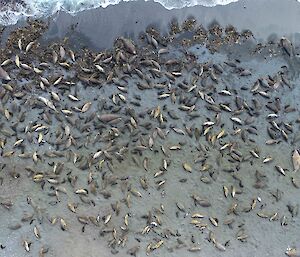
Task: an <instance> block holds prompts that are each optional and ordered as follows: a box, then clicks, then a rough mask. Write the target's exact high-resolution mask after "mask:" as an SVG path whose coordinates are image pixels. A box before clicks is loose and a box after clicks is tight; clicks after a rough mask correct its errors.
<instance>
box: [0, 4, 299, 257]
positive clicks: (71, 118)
mask: <svg viewBox="0 0 300 257" xmlns="http://www.w3.org/2000/svg"><path fill="white" fill-rule="evenodd" d="M254 2H255V1H254ZM265 3H266V2H265ZM274 3H275V4H274V8H275V10H278V11H279V5H278V6H276V3H279V2H278V1H274ZM148 4H149V5H152V6H153V8H154V6H156V7H155V8H157V9H156V10H159V9H160V11H158V12H155V14H156V15H158V16H159V17H162V16H163V19H162V20H159V19H157V17H155V16H154V17H153V16H151V15H149V16H148V15H147V17H150V18H151V19H153V20H152V21H151V20H143V19H141V13H142V12H141V11H139V9H138V6H140V8H142V6H144V7H143V8H145V6H147V5H148ZM293 4H294V2H292V1H291V2H290V3H289V8H291V9H292V11H293V12H292V13H291V15H289V19H286V20H284V21H283V22H280V24H281V25H280V26H279V24H277V23H278V22H274V19H273V18H271V17H270V16H267V17H266V23H268V24H269V26H266V28H265V27H263V28H262V27H259V28H258V27H257V24H258V23H259V21H260V20H259V17H263V15H260V14H259V13H258V14H257V17H258V18H257V19H255V20H252V21H253V22H254V21H255V22H258V23H256V24H255V25H254V23H251V22H245V23H244V24H243V23H240V20H239V17H235V16H234V15H229V14H232V12H233V10H234V13H240V12H239V11H241V12H242V11H243V10H245V11H246V12H249V13H253V12H254V11H253V9H252V8H254V6H255V4H253V5H252V4H251V5H247V6H246V9H244V8H243V3H242V2H239V3H236V4H232V5H229V6H225V7H216V8H213V9H207V8H203V7H199V8H198V7H196V8H195V9H190V10H181V11H176V10H175V11H172V12H167V11H164V10H163V9H162V8H160V7H159V6H158V5H156V4H153V3H146V4H143V5H141V4H139V3H129V4H128V5H127V3H122V4H120V5H118V6H116V7H109V8H107V9H105V10H101V11H99V10H91V11H88V12H84V13H82V14H79V15H78V16H76V17H72V18H71V17H70V16H68V15H66V14H60V15H59V16H58V17H57V20H56V22H53V23H52V22H51V23H50V28H49V32H46V36H45V37H44V39H47V40H46V41H45V40H44V41H43V44H42V46H41V47H37V48H35V47H34V48H33V49H32V50H30V51H28V53H27V54H26V53H24V50H22V51H20V50H19V49H18V48H17V43H18V42H17V41H16V42H15V45H14V49H13V50H12V51H13V53H12V54H11V59H12V63H11V64H8V65H6V66H3V68H4V69H5V70H6V71H8V73H9V75H10V76H11V78H12V81H11V82H9V83H8V84H9V85H12V87H13V89H12V90H9V87H7V86H6V87H4V88H3V86H2V88H1V96H2V97H1V102H2V106H3V107H2V108H1V142H4V143H3V145H2V147H1V168H2V170H1V173H0V174H1V178H2V179H3V181H2V184H1V187H0V190H1V203H2V204H1V206H0V214H1V220H2V221H5V222H1V225H0V228H1V233H0V244H1V245H2V246H3V247H4V249H0V251H2V253H1V252H0V253H1V255H3V256H18V257H19V256H37V255H38V252H39V251H40V249H41V247H44V248H45V249H46V248H48V247H49V250H48V252H47V253H45V256H75V255H76V256H99V254H100V253H101V256H130V255H129V252H128V249H131V251H133V247H136V246H137V247H139V250H138V251H137V253H136V256H147V247H148V248H149V249H148V254H149V256H285V251H286V249H287V247H296V248H297V249H298V251H299V248H300V245H299V239H300V233H299V231H300V220H299V215H298V211H297V208H299V204H300V203H299V197H298V194H299V189H298V188H297V187H296V186H297V185H298V184H297V183H299V181H300V175H299V174H300V173H299V172H300V171H298V172H296V173H295V172H293V169H294V167H293V163H292V157H291V156H292V154H293V152H294V150H295V149H299V101H298V100H297V99H299V97H300V89H299V87H298V86H297V85H298V84H299V68H300V67H299V66H300V65H299V60H298V57H297V56H292V57H289V56H288V55H287V54H286V52H285V51H284V50H283V49H282V47H281V46H280V44H279V40H278V39H276V40H275V43H271V44H266V39H267V38H268V36H269V35H268V34H269V33H267V31H272V32H275V33H278V35H277V37H278V38H280V37H281V35H283V34H282V30H285V31H286V33H287V34H290V33H293V35H294V36H293V39H296V36H295V34H294V32H295V31H297V28H295V27H292V28H291V27H289V26H288V24H289V22H290V23H292V20H293V17H294V15H297V12H298V11H299V8H292V7H293ZM262 6H263V7H264V8H265V9H264V10H266V9H267V6H266V4H264V5H263V4H262ZM295 6H296V5H295ZM297 6H298V5H297ZM256 7H258V6H256ZM113 8H116V9H115V11H114V9H113ZM132 8H134V9H135V10H136V12H133V13H135V14H136V15H137V17H139V19H137V20H138V23H137V25H136V26H134V25H133V24H131V23H130V22H129V21H128V22H129V23H128V24H125V25H124V27H118V26H117V25H114V24H111V25H113V27H111V28H115V29H111V30H108V29H106V25H107V27H108V24H106V25H103V26H102V27H101V26H99V27H95V26H93V27H94V28H95V31H94V30H91V29H86V28H91V23H93V24H97V23H101V21H102V19H104V18H105V17H106V16H105V15H108V17H111V14H112V12H113V13H114V14H115V15H116V16H117V17H121V15H117V14H118V10H123V11H128V12H130V11H131V10H132ZM136 8H137V9H136ZM287 8H288V7H287ZM262 9H263V8H259V10H260V12H261V13H263V10H262ZM147 10H148V9H147ZM201 10H202V11H201ZM208 10H209V11H208ZM143 11H144V12H143V14H144V16H146V15H145V9H143ZM227 11H228V15H225V14H226V12H227ZM99 12H100V13H101V14H102V15H103V16H101V18H100V20H98V19H99V18H95V17H96V15H97V17H98V14H99ZM162 12H163V15H162ZM190 12H197V13H199V16H202V17H203V18H204V20H203V21H201V22H202V23H203V24H204V25H205V26H207V25H208V24H210V23H211V21H212V20H213V19H214V18H216V19H217V20H218V22H220V24H224V25H227V24H233V25H235V26H237V27H238V28H239V29H245V28H249V29H251V30H252V31H254V37H255V38H254V39H253V38H252V37H250V38H247V39H246V38H244V37H242V36H241V37H238V40H237V41H236V43H233V41H230V40H229V39H233V38H234V35H235V34H234V33H233V34H231V36H232V38H231V37H227V39H228V40H229V41H230V42H229V43H224V42H223V41H224V38H222V40H221V41H219V39H220V38H219V36H217V35H216V34H214V33H213V32H218V30H217V27H216V29H215V30H211V33H208V34H205V35H206V36H205V37H204V39H203V38H202V39H199V41H195V42H190V41H189V40H191V39H192V35H195V34H194V33H195V32H190V31H183V32H182V33H178V34H174V40H172V42H168V43H165V41H164V38H160V37H159V36H158V35H156V34H154V35H153V37H154V38H157V40H158V41H159V42H160V43H159V44H158V48H155V47H153V45H151V44H148V43H147V40H145V39H143V40H141V39H139V38H138V37H137V36H138V35H142V36H143V35H144V34H140V32H142V31H144V30H145V27H147V25H148V24H153V23H154V21H155V25H157V26H158V27H160V26H161V27H160V29H162V31H163V34H165V35H166V33H167V25H168V24H169V23H170V20H171V18H172V17H174V16H176V17H178V18H179V21H182V20H184V19H185V18H186V17H187V16H189V15H190V14H191V13H190ZM201 12H202V13H205V14H206V15H207V16H205V15H201ZM210 12H211V13H210ZM282 12H283V13H284V10H282ZM220 13H222V15H220ZM249 13H248V14H247V17H251V15H250V14H249ZM87 16H89V17H90V19H88V20H86V19H84V17H87ZM123 17H125V18H124V19H126V20H127V19H128V17H127V16H126V15H125V16H123ZM205 17H210V18H209V19H208V18H207V19H206V18H205ZM228 17H230V19H229V18H228ZM234 17H235V18H234ZM268 17H269V19H270V20H269V21H268ZM94 18H95V19H94ZM76 22H79V24H78V25H77V27H76V28H75V31H76V32H77V33H74V35H73V36H72V37H70V41H69V42H67V43H65V44H63V43H62V41H57V45H55V44H53V40H54V39H57V36H61V37H62V38H63V36H64V35H65V34H67V35H68V33H70V25H71V24H74V23H76ZM102 22H103V21H102ZM235 22H236V23H235ZM238 22H239V23H238ZM119 23H120V21H119V22H118V24H119ZM274 23H275V25H272V24H274ZM55 24H59V25H60V26H59V27H56V25H55ZM101 24H103V23H101ZM293 24H296V23H295V22H293ZM244 25H245V26H244ZM246 25H249V26H246ZM272 26H274V27H272ZM295 26H296V25H295ZM270 28H272V30H271V29H270ZM287 28H289V29H290V30H286V29H287ZM98 29H99V30H98ZM168 31H169V29H168ZM108 32H110V33H108ZM255 33H256V34H255ZM104 34H105V35H106V37H105V40H104V37H103V36H101V35H104ZM120 35H123V36H128V37H132V38H135V39H136V40H135V42H134V44H135V45H136V52H137V57H134V56H135V53H133V51H132V49H131V50H130V49H129V48H126V47H125V46H124V44H122V42H120V41H119V42H117V43H116V45H115V48H114V49H111V46H112V45H113V41H114V38H115V37H116V36H120ZM197 35H198V36H200V34H197ZM201 35H202V36H203V34H201ZM208 35H209V36H208ZM208 38H209V39H208ZM258 38H260V39H262V40H264V41H262V42H263V43H262V44H261V45H258V44H257V43H258V42H257V41H256V39H258ZM79 39H80V41H79ZM184 39H185V41H184V42H185V43H186V45H184V46H182V45H181V43H183V41H182V40H184ZM203 41H204V42H205V43H206V46H204V45H203ZM46 42H47V43H51V45H50V46H49V47H47V48H46V49H43V45H44V44H45V43H46ZM75 42H76V44H75ZM220 42H221V43H222V45H219V43H220ZM27 43H28V42H27ZM27 43H26V44H27ZM26 44H24V46H23V48H24V47H25V46H26ZM81 44H82V45H85V46H87V47H88V48H89V49H102V48H108V49H106V51H104V52H103V55H102V56H99V60H97V61H96V62H93V60H94V58H95V57H96V55H97V54H98V53H99V52H98V51H97V52H90V50H85V51H78V50H76V49H78V48H79V45H81ZM165 44H166V46H165ZM60 45H63V47H64V49H65V50H66V59H65V60H58V62H57V63H55V64H53V60H52V57H53V56H52V55H53V53H52V50H55V51H56V53H57V54H58V55H59V52H60V49H59V46H60ZM163 48H167V49H168V53H165V54H158V51H159V50H160V49H163ZM295 48H296V49H295V52H296V53H297V49H298V48H297V47H295ZM69 49H75V50H74V52H75V61H74V60H72V57H71V55H70V54H69V52H68V50H69ZM126 49H127V50H126ZM215 50H216V51H215ZM117 53H122V54H123V55H124V56H125V57H124V60H122V58H123V57H120V56H119V55H118V56H119V57H117ZM16 54H18V55H19V56H20V58H21V63H26V64H28V65H30V66H33V65H34V66H35V67H38V68H40V69H41V70H42V74H41V75H39V74H36V72H34V71H32V70H26V69H25V68H24V67H21V68H18V67H17V66H16V64H15V55H16ZM110 56H113V59H112V61H110V62H109V61H106V60H107V58H110ZM118 58H119V60H118V61H117V59H118ZM120 58H121V59H120ZM135 58H137V59H135ZM58 59H59V57H58ZM144 59H146V60H155V61H156V62H150V63H145V62H144V63H143V60H144ZM174 59H176V60H178V64H176V63H173V64H166V62H167V61H168V60H174ZM2 61H3V60H1V62H2ZM40 62H47V63H49V65H50V66H49V67H42V66H40V65H39V63H40ZM59 62H61V63H64V62H66V63H68V64H69V65H70V66H71V67H70V68H66V66H65V65H64V64H58V63H59ZM95 64H99V65H100V66H101V67H102V68H103V69H104V71H102V70H101V67H100V68H99V67H98V68H97V67H96V66H95ZM158 64H159V68H158V67H157V66H158ZM81 67H83V68H89V69H91V72H89V71H86V70H85V71H84V70H83V69H82V68H81ZM202 68H203V70H202ZM128 69H129V70H128ZM131 69H132V70H131ZM135 69H139V70H141V71H142V74H140V73H139V72H138V71H136V70H135ZM111 71H114V73H113V77H114V78H115V79H114V80H113V81H112V82H107V81H106V80H107V79H108V78H107V77H108V76H109V74H110V72H111ZM247 71H251V73H249V74H248V75H247V74H246V73H247ZM172 72H173V74H172ZM178 72H180V73H178ZM92 74H94V75H95V77H93V76H92V77H90V76H91V75H92ZM78 75H80V77H78ZM41 76H43V77H45V78H47V79H48V80H49V81H50V85H46V84H44V89H43V86H41V81H42V82H43V80H41ZM61 76H63V78H62V80H61V81H59V82H57V79H58V78H60V77H61ZM24 78H25V79H24ZM86 78H90V79H91V78H95V80H94V81H93V82H92V81H89V82H88V83H87V81H85V79H86ZM149 78H150V80H149ZM262 78H263V81H262V82H259V81H258V80H259V79H262ZM55 82H56V83H55ZM70 82H74V84H72V83H70ZM43 83H45V81H44V82H43ZM257 83H258V84H257ZM264 83H267V84H264ZM53 84H56V85H53ZM147 87H149V88H147ZM254 87H257V89H255V88H254ZM20 92H24V93H25V94H24V95H21V96H18V94H17V93H20ZM51 92H52V93H51ZM53 92H54V93H56V94H53ZM69 95H72V96H75V97H77V98H78V101H77V100H74V99H73V100H72V99H71V98H70V96H69ZM41 96H42V97H44V100H42V99H41V98H39V97H41ZM57 97H58V98H57ZM45 99H46V100H49V101H51V102H50V104H49V102H47V103H48V105H47V104H46V103H45ZM241 99H242V102H239V101H240V100H241ZM276 99H280V100H276ZM43 101H44V102H43ZM51 103H52V104H53V105H54V107H53V105H52V104H51ZM89 103H90V104H89ZM86 104H87V105H86ZM267 105H268V106H269V107H267ZM84 106H85V107H86V108H87V110H86V111H83V109H82V108H83V107H84ZM87 106H88V107H87ZM270 106H273V110H270ZM274 106H275V107H274ZM292 108H294V109H292ZM5 110H7V111H8V114H7V112H5ZM66 110H69V111H72V114H70V113H68V112H66ZM274 110H275V111H274ZM23 112H24V113H23ZM22 113H23V114H22ZM108 113H109V114H112V113H113V114H114V115H118V118H115V119H112V121H111V122H107V121H104V120H103V119H104V118H103V116H101V115H105V114H108ZM274 113H276V115H277V116H274ZM269 114H273V116H274V117H273V116H272V117H273V118H267V116H268V115H269ZM45 115H46V116H45ZM22 116H23V118H24V120H23V121H22V122H19V119H20V117H22ZM175 116H177V117H175ZM48 117H50V119H49V120H48ZM101 117H102V118H101ZM233 117H236V118H238V119H236V120H235V121H234V120H232V118H233ZM251 117H252V118H251ZM239 119H240V121H241V124H240V121H239ZM251 120H252V121H251ZM274 122H275V124H276V125H278V126H279V127H280V129H279V130H278V129H276V128H275V127H274V126H276V125H274ZM16 124H17V125H16ZM37 124H40V125H37ZM43 125H45V126H46V127H45V128H43V127H42V128H41V126H43ZM157 128H160V129H157ZM267 128H269V129H271V131H272V133H273V134H272V135H273V137H274V139H273V140H278V143H277V144H272V145H267V144H266V141H267V140H270V139H271V138H270V132H269V133H268V130H267ZM282 130H283V131H284V132H282ZM24 131H26V133H24ZM222 131H224V132H222ZM223 133H224V135H222V134H223ZM10 134H11V135H10ZM285 134H286V136H287V138H285ZM20 139H24V141H23V142H21V143H18V144H17V146H16V142H18V140H20ZM2 140H3V141H2ZM227 144H228V145H227ZM162 146H163V148H162ZM10 151H13V152H10ZM22 153H24V155H20V154H22ZM35 153H36V154H35ZM95 153H97V155H95ZM36 155H37V156H36ZM267 157H272V161H270V162H267V163H264V162H263V161H264V160H265V158H267ZM36 158H37V159H36ZM278 165H279V166H280V167H282V168H284V173H285V175H284V174H282V173H280V172H279V171H278V170H277V168H276V167H275V166H278ZM57 170H59V171H57ZM75 178H77V180H76V182H75ZM292 179H293V181H294V183H293V182H292ZM224 186H225V191H226V189H228V195H227V192H224ZM78 189H84V190H87V192H88V194H87V196H80V194H78V193H77V194H76V191H77V190H78ZM77 192H78V191H77ZM85 192H86V191H81V193H85ZM224 193H225V194H226V196H225V194H224ZM193 195H194V198H193V197H192V196H193ZM195 199H196V200H195ZM10 203H12V204H13V205H12V206H11V207H10ZM68 203H72V204H75V206H76V208H75V210H74V211H75V213H74V212H72V211H71V210H70V209H69V208H68V207H67V204H68ZM116 203H117V205H120V211H117V210H116V209H118V208H116V207H114V204H116ZM5 206H6V207H7V208H9V207H10V208H9V209H7V208H5ZM118 212H119V213H118ZM195 213H200V214H202V215H203V216H204V217H203V218H192V215H193V214H195ZM27 214H29V215H33V216H32V218H29V219H28V220H26V221H22V220H21V219H22V217H24V216H26V215H27ZM110 215H111V216H110ZM78 217H83V218H84V220H85V219H87V220H86V223H88V224H86V225H85V224H82V223H80V222H79V221H78ZM90 217H91V218H90ZM55 218H56V222H55ZM61 219H63V220H64V221H65V222H66V223H67V229H66V230H65V231H63V230H62V229H61V224H60V222H61ZM125 219H126V221H125ZM230 219H232V220H233V223H232V224H231V225H225V224H224V222H225V223H226V222H229V220H230ZM51 223H53V224H51ZM83 223H84V222H83ZM191 223H193V224H191ZM16 224H20V225H21V227H20V228H18V227H17V228H16V227H14V226H16ZM35 226H36V227H37V228H38V229H39V231H40V238H37V236H35V235H34V227H35ZM147 226H148V229H149V231H148V230H147ZM144 229H146V230H147V232H148V233H141V232H142V231H143V230H144ZM146 230H145V231H146ZM145 231H144V232H145ZM24 240H25V241H27V242H30V243H31V244H30V252H29V253H28V252H26V250H25V249H24V245H23V243H22V242H24ZM162 240H163V243H162ZM161 243H162V245H161V246H160V247H159V248H158V249H155V248H156V247H158V246H159V245H160V244H161ZM109 244H110V246H108V245H109ZM149 245H150V246H149ZM198 247H200V248H201V250H200V251H199V252H198V251H196V252H191V251H192V250H197V249H198ZM224 250H225V251H224Z"/></svg>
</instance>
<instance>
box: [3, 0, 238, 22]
mask: <svg viewBox="0 0 300 257" xmlns="http://www.w3.org/2000/svg"><path fill="white" fill-rule="evenodd" d="M3 1H4V2H5V3H3ZM129 1H142V0H124V2H129ZM145 1H147V0H145ZM237 1H238V0H154V2H158V3H160V4H161V5H162V6H164V7H165V8H167V9H169V10H170V9H180V8H183V7H191V6H195V5H202V6H208V7H213V6H216V5H227V4H229V3H232V2H237ZM120 2H121V0H2V1H1V0H0V24H2V25H5V26H7V25H12V24H16V23H17V22H18V20H19V19H22V18H26V17H36V18H41V17H47V16H50V15H52V14H54V13H56V12H57V11H60V10H61V11H64V12H67V13H70V14H76V13H77V12H80V11H83V10H88V9H93V8H97V7H103V8H106V7H107V6H110V5H116V4H118V3H120Z"/></svg>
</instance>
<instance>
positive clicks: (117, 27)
mask: <svg viewBox="0 0 300 257" xmlns="http://www.w3.org/2000/svg"><path fill="white" fill-rule="evenodd" d="M299 16H300V6H299V3H298V2H297V1H294V0H288V1H285V2H284V3H283V2H282V1H281V0H271V1H268V0H254V1H239V2H236V3H231V4H229V5H226V6H215V7H213V8H210V7H203V6H195V7H192V8H183V9H180V10H166V9H165V8H163V7H162V6H161V5H160V4H158V3H154V2H152V1H147V2H142V1H137V2H126V3H125V2H123V3H120V4H118V5H116V6H109V7H107V8H105V9H101V8H99V9H95V10H90V11H87V12H81V13H78V14H77V15H76V16H75V17H73V16H71V15H69V14H65V13H58V14H57V15H56V16H55V17H56V19H55V21H54V22H52V21H51V25H50V29H49V33H48V34H47V36H48V37H49V39H53V38H57V37H62V36H65V35H68V36H70V37H71V39H72V38H74V41H75V42H76V44H77V45H78V41H79V42H82V43H83V44H84V45H88V46H89V47H92V48H95V49H103V48H109V47H110V46H111V45H112V43H113V42H114V40H115V38H117V37H118V36H120V35H126V36H130V37H134V38H137V37H138V36H139V34H140V33H141V32H142V31H144V30H145V28H147V27H149V26H154V27H156V28H157V29H159V30H160V31H161V32H163V33H167V32H168V27H169V24H170V22H171V21H172V20H173V19H176V20H178V21H179V22H180V23H182V22H183V21H184V20H185V19H187V18H189V17H193V18H195V19H196V20H197V22H198V23H199V24H202V25H203V26H204V27H205V28H207V27H209V26H210V25H211V23H213V22H217V23H219V24H220V25H222V26H224V27H226V26H228V25H230V24H231V25H233V26H234V27H236V28H237V30H239V31H242V30H244V29H249V30H251V31H252V32H253V34H254V35H255V37H256V39H257V40H258V41H260V40H267V39H268V38H269V37H270V36H273V37H274V36H275V37H276V35H277V36H279V37H280V36H283V35H284V36H288V37H289V38H290V39H291V40H293V41H294V40H299V31H300V25H299V23H298V22H297V21H298V18H299ZM74 24H76V26H75V33H74V32H72V33H71V32H70V27H71V26H72V25H74ZM95 24H97V25H96V26H95Z"/></svg>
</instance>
